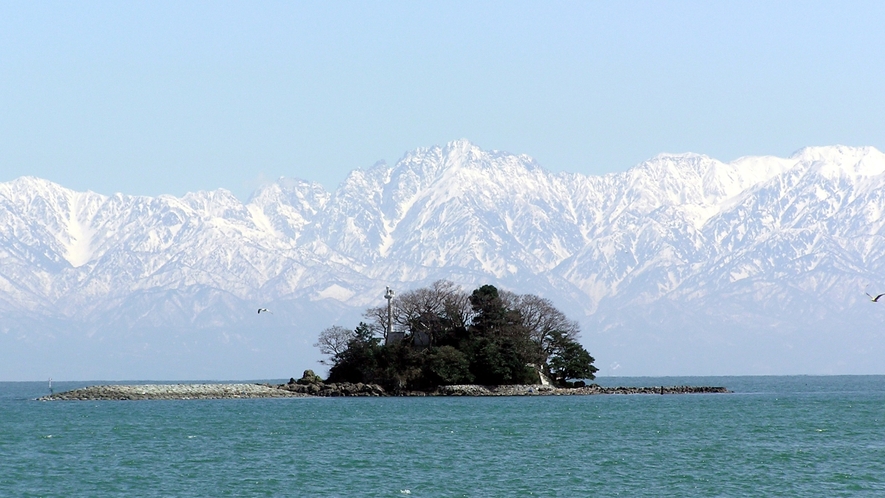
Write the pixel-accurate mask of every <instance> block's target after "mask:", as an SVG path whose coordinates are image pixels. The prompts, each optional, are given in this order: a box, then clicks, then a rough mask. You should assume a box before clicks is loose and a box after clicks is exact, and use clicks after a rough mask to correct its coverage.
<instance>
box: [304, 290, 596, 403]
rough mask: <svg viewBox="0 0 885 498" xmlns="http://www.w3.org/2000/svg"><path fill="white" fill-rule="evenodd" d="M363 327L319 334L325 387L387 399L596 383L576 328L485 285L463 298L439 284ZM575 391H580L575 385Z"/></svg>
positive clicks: (374, 312)
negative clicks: (365, 388) (367, 391)
mask: <svg viewBox="0 0 885 498" xmlns="http://www.w3.org/2000/svg"><path fill="white" fill-rule="evenodd" d="M364 317H365V318H366V321H364V322H361V323H360V324H359V325H358V326H357V327H355V328H353V329H348V328H345V327H341V326H332V327H329V328H327V329H325V330H323V331H322V332H321V333H320V335H319V339H318V342H317V344H316V346H317V347H319V348H320V351H321V352H322V353H323V354H324V355H327V358H326V359H325V360H323V361H324V363H326V364H327V365H328V366H329V376H328V379H327V382H329V383H365V384H377V385H380V386H382V387H384V389H386V390H387V391H389V392H393V393H396V392H401V391H429V390H433V389H435V388H437V387H439V386H446V385H461V384H480V385H508V384H537V383H539V373H541V374H543V375H545V376H546V377H547V378H548V379H550V381H551V382H552V383H553V384H555V385H557V386H559V387H564V386H569V385H574V383H573V382H572V381H574V380H576V379H577V380H579V382H582V380H583V379H593V378H595V373H596V371H597V370H598V369H597V368H596V367H595V366H594V365H593V362H594V361H595V360H594V358H593V357H592V356H590V353H588V352H587V350H586V349H584V347H583V346H582V345H581V344H580V343H579V342H578V340H577V339H578V336H579V333H580V329H579V327H578V324H577V322H575V321H573V320H570V319H568V318H567V317H566V316H565V315H564V314H563V313H562V312H561V311H559V310H558V309H556V307H555V306H553V304H552V303H551V302H550V301H549V300H547V299H544V298H541V297H539V296H536V295H532V294H522V295H520V294H515V293H512V292H508V291H501V290H498V289H497V288H495V287H494V286H492V285H483V286H482V287H479V288H478V289H475V290H474V291H473V292H471V293H467V292H465V291H463V290H461V289H460V288H459V287H457V286H456V285H455V284H454V283H452V282H449V281H446V280H440V281H437V282H434V283H433V284H432V285H430V286H429V287H426V288H420V289H416V290H411V291H409V292H406V293H403V294H402V295H400V296H398V297H397V298H396V299H393V300H392V301H390V302H389V306H379V307H376V308H370V309H368V310H366V311H365V313H364ZM579 385H583V384H582V383H580V384H579Z"/></svg>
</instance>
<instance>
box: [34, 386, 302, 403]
mask: <svg viewBox="0 0 885 498" xmlns="http://www.w3.org/2000/svg"><path fill="white" fill-rule="evenodd" d="M298 396H306V395H304V394H299V393H294V392H291V391H285V390H282V389H279V388H278V387H275V386H270V385H267V384H143V385H130V386H125V385H106V386H90V387H83V388H81V389H74V390H73V391H66V392H62V393H54V394H50V395H49V396H43V397H42V398H38V399H39V400H41V401H54V400H137V399H226V398H292V397H298Z"/></svg>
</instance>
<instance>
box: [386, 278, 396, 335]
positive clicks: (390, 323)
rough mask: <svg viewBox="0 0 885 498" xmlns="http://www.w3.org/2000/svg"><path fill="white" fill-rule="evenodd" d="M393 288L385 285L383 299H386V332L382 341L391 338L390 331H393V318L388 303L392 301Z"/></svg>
mask: <svg viewBox="0 0 885 498" xmlns="http://www.w3.org/2000/svg"><path fill="white" fill-rule="evenodd" d="M393 294H394V293H393V289H391V288H390V287H387V292H385V293H384V299H387V333H386V334H384V339H385V340H384V342H385V343H387V342H388V341H390V340H391V339H392V337H391V335H390V333H391V332H392V331H393V320H392V318H391V317H392V316H393V315H392V313H391V312H390V303H391V301H393Z"/></svg>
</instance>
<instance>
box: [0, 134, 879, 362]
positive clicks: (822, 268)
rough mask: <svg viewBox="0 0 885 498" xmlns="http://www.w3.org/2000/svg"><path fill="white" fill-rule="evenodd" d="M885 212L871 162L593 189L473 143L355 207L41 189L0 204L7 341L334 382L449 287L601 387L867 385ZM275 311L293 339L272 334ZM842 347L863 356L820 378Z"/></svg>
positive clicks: (805, 158) (797, 160) (2, 196)
mask: <svg viewBox="0 0 885 498" xmlns="http://www.w3.org/2000/svg"><path fill="white" fill-rule="evenodd" d="M883 212H885V155H883V154H882V153H881V152H880V151H878V150H876V149H874V148H871V147H860V148H858V147H844V146H832V147H809V148H805V149H802V150H800V151H798V152H797V153H796V154H794V155H793V156H792V157H790V158H776V157H744V158H740V159H738V160H736V161H733V162H731V163H722V162H720V161H717V160H715V159H711V158H708V157H706V156H702V155H697V154H661V155H659V156H657V157H654V158H652V159H650V160H648V161H646V162H644V163H642V164H639V165H637V166H636V167H634V168H631V169H630V170H628V171H626V172H623V173H616V174H610V175H606V176H602V177H587V176H582V175H578V174H565V173H563V174H553V173H550V172H548V171H546V170H544V169H543V168H541V167H540V166H539V165H537V164H536V163H535V162H534V161H533V160H532V159H531V158H530V157H527V156H516V155H512V154H508V153H504V152H498V151H484V150H482V149H480V148H479V147H477V146H475V145H473V144H471V143H470V142H467V141H463V140H462V141H455V142H451V143H449V144H447V145H446V146H444V147H431V148H425V149H417V150H415V151H412V152H409V153H407V154H406V155H405V156H404V157H403V158H402V159H401V160H400V161H399V162H398V163H397V164H396V165H395V166H388V165H386V164H383V163H380V164H376V165H375V166H373V167H371V168H368V169H365V170H355V171H353V172H352V173H351V174H350V175H349V176H348V177H347V179H346V180H345V181H344V182H343V183H342V184H341V186H340V187H339V188H338V189H337V190H336V191H335V192H331V193H329V192H326V191H325V190H324V189H323V187H322V186H320V185H318V184H314V183H309V182H305V181H302V180H293V179H280V180H279V181H277V182H274V183H272V184H269V185H266V186H264V187H262V188H260V189H258V190H257V191H256V192H255V193H254V194H253V195H252V197H251V198H250V199H249V201H248V202H246V203H242V202H240V201H239V200H238V199H236V198H235V197H234V196H233V195H232V194H230V193H229V192H227V191H224V190H218V191H213V192H196V193H190V194H187V195H185V196H184V197H182V198H175V197H172V196H160V197H157V198H148V197H135V196H125V195H121V194H116V195H114V196H110V197H108V196H102V195H99V194H94V193H91V192H86V193H81V192H73V191H71V190H68V189H65V188H63V187H61V186H59V185H56V184H53V183H51V182H48V181H45V180H41V179H37V178H27V177H25V178H19V179H17V180H13V181H10V182H6V183H2V184H0V262H2V264H0V320H2V321H0V323H2V325H0V337H2V340H5V341H12V343H14V345H15V346H16V347H23V346H22V344H24V343H23V342H22V341H25V342H27V343H34V344H43V347H45V345H46V344H52V343H53V342H52V341H58V340H60V339H58V337H67V338H68V339H66V340H70V341H72V342H70V344H75V345H76V344H81V343H83V342H84V341H86V342H87V343H89V344H92V345H91V346H89V347H90V348H92V349H90V351H93V353H94V354H98V353H97V352H98V351H102V346H101V343H102V341H105V342H108V343H114V344H118V346H119V349H120V350H121V352H120V353H119V354H120V358H135V357H139V358H140V357H142V356H140V355H143V356H144V358H146V359H144V362H146V363H144V364H143V365H142V367H141V368H148V367H146V366H144V365H148V363H147V362H148V361H149V360H148V359H147V358H151V357H156V356H163V357H164V358H167V359H168V358H169V357H172V356H174V355H175V354H177V353H173V352H174V351H181V350H182V348H183V349H184V350H185V351H191V354H193V355H196V357H200V358H202V357H201V356H200V354H201V353H200V351H204V350H213V351H215V354H217V355H220V356H219V358H228V359H235V358H239V356H237V355H238V354H245V353H243V351H247V350H248V351H253V353H254V354H255V355H264V356H262V357H263V358H266V357H267V355H270V356H273V357H275V358H277V359H276V360H275V361H277V362H284V361H287V360H285V358H302V359H305V358H316V355H317V354H318V353H317V352H316V351H315V350H313V348H311V347H310V344H312V342H313V339H314V338H315V336H316V333H317V332H318V331H319V330H320V329H321V328H323V327H325V326H327V325H330V324H331V323H333V322H335V321H336V320H338V319H339V318H341V319H343V318H345V317H349V318H347V319H348V320H351V321H352V320H356V319H358V315H359V312H360V310H361V309H362V308H364V307H366V306H370V305H376V304H380V303H381V302H382V301H383V299H382V298H381V294H382V292H381V291H382V289H383V287H384V286H385V285H392V286H394V287H395V288H397V289H402V290H405V289H407V288H410V287H415V286H419V285H425V284H427V283H429V282H431V281H433V280H435V279H438V278H448V279H451V280H454V281H456V282H459V283H461V284H462V285H465V286H467V287H469V286H472V285H477V284H482V283H493V284H496V285H500V286H502V287H505V288H509V289H512V290H514V291H517V292H532V293H538V294H541V295H543V296H545V297H548V298H550V299H552V300H553V301H554V302H555V303H557V305H559V306H561V307H562V308H563V309H564V310H565V311H567V312H568V313H569V314H570V315H572V316H574V317H576V318H579V319H580V321H581V322H582V323H583V324H584V328H585V336H584V337H585V343H586V345H587V346H588V348H589V349H590V350H591V352H594V354H595V355H596V357H597V359H599V360H600V361H603V362H604V363H601V365H600V366H601V367H602V368H603V370H602V371H603V373H608V374H616V373H624V372H627V373H633V374H652V373H767V372H775V373H778V372H780V373H793V372H800V373H816V372H817V373H820V372H825V371H855V370H856V371H864V372H865V371H870V370H871V369H872V370H875V368H878V367H875V366H874V363H871V361H872V360H871V358H872V357H873V356H871V353H870V352H871V351H883V349H885V344H883V341H882V340H881V338H882V333H881V332H879V330H880V329H879V328H878V323H881V320H882V319H883V318H885V314H883V313H882V311H880V309H879V308H878V307H870V306H868V305H869V304H870V303H869V301H868V300H866V297H865V296H864V295H863V291H864V289H865V288H867V287H869V289H870V290H871V291H875V290H877V289H878V290H879V291H881V288H878V287H877V285H885V265H883V263H885V258H883V256H885V238H883V235H885V232H883V225H885V222H883V219H882V213H883ZM880 282H881V284H879V283H880ZM865 300H866V301H865ZM268 303H271V304H273V305H275V306H276V307H277V309H278V311H275V314H274V315H273V318H272V320H274V321H273V322H271V321H269V320H270V319H267V320H264V321H263V322H258V321H256V319H257V317H254V316H252V315H253V313H252V312H251V311H250V310H252V309H253V308H256V307H257V306H258V305H261V306H265V305H267V304H268ZM319 310H321V311H319ZM265 317H266V316H262V318H265ZM348 325H353V323H348ZM262 330H263V331H264V332H266V333H262V332H261V331H262ZM765 331H769V332H770V333H768V332H765ZM196 336H199V337H201V339H200V340H199V341H197V342H198V343H199V344H198V345H197V343H192V341H191V339H192V338H193V337H196ZM833 337H841V338H842V339H843V342H851V341H853V342H855V343H856V344H858V345H859V346H858V348H854V349H851V348H847V349H846V348H842V349H838V348H837V351H841V352H840V353H839V355H841V356H839V359H838V360H836V361H834V362H831V363H832V365H831V366H829V367H828V366H820V365H818V366H813V365H814V363H813V362H816V361H817V360H816V358H817V356H816V355H818V353H819V349H820V348H824V346H820V344H830V342H828V341H833V340H834V339H833ZM53 338H55V339H53ZM189 338H190V339H189ZM47 341H49V342H47ZM90 341H91V342H90ZM837 342H838V341H837ZM12 343H11V344H12ZM160 344H162V346H161V345H160ZM219 344H221V345H224V344H228V345H230V346H229V348H230V349H225V347H227V346H219ZM259 344H260V345H262V346H261V347H258V346H256V345H259ZM272 344H276V346H273V345H272ZM279 344H287V345H288V346H287V347H285V348H280V347H278V346H279ZM815 344H818V345H819V346H820V347H819V348H818V349H815V348H814V347H813V346H814V345H815ZM139 345H141V346H139ZM176 345H177V346H176ZM760 345H765V347H767V348H768V349H766V350H765V351H766V352H765V353H764V354H763V352H761V351H760V350H759V349H758V347H757V346H760ZM35 347H36V346H35ZM140 348H141V349H140ZM164 348H165V349H164ZM217 348H221V349H220V350H219V349H217ZM26 349H27V348H26ZM824 349H826V348H824ZM145 351H146V352H145ZM219 351H222V352H219ZM223 351H226V352H223ZM269 351H274V354H276V355H277V356H274V354H270V353H269ZM729 351H730V352H737V353H736V355H735V356H734V357H729V355H728V354H727V353H726V352H729ZM771 351H775V352H777V351H779V352H780V356H777V355H776V354H775V353H772V352H771ZM699 352H704V353H706V354H703V355H701V357H703V358H706V359H705V360H704V361H700V360H698V357H699V356H698V353H699ZM83 354H87V353H83ZM89 354H92V353H89ZM170 355H172V356H170ZM25 356H27V355H25ZM751 357H752V358H753V359H754V360H753V361H750V358H751ZM813 358H814V360H812V359H813ZM259 361H263V360H259ZM158 362H159V360H158ZM840 362H841V363H840ZM124 363H125V362H124ZM159 363H162V362H159ZM159 363H157V364H159ZM266 363H267V365H269V366H270V365H277V363H274V361H267V362H266ZM308 363H309V362H308ZM619 365H620V367H619ZM686 365H689V366H688V367H686ZM839 365H841V366H839ZM218 368H222V366H218ZM243 368H245V369H246V370H244V371H249V370H248V368H249V367H248V366H244V367H243ZM268 368H270V367H268ZM619 368H623V369H626V370H618V369H619ZM680 368H681V370H680ZM828 369H829V370H828ZM840 369H841V370H840ZM182 372H183V373H186V372H195V370H186V369H185V370H182ZM0 375H3V372H0ZM283 375H289V373H288V371H287V372H285V373H283Z"/></svg>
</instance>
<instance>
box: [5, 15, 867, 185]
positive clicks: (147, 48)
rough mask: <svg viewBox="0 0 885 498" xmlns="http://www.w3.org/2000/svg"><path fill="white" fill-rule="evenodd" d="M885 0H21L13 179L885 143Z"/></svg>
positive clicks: (249, 175)
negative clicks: (438, 147) (459, 144)
mask: <svg viewBox="0 0 885 498" xmlns="http://www.w3.org/2000/svg"><path fill="white" fill-rule="evenodd" d="M883 26H885V2H848V3H844V2H826V3H815V2H770V1H764V2H725V1H722V2H719V1H716V2H713V1H704V2H659V1H656V2H629V1H627V2H621V1H619V2H605V3H603V2H589V1H585V2H549V1H544V2H540V1H539V2H515V1H507V2H479V1H476V0H471V1H469V2H455V1H445V2H437V3H430V2H413V1H409V2H387V3H384V2H339V3H329V2H311V3H308V2H261V3H259V2H206V3H201V2H180V1H176V2H157V1H151V2H59V3H53V2H13V1H8V2H3V3H0V181H8V180H11V179H13V178H16V177H18V176H21V175H34V176H39V177H43V178H47V179H49V180H53V181H55V182H58V183H61V184H62V185H64V186H67V187H70V188H74V189H77V190H87V189H89V190H93V191H96V192H100V193H104V194H111V193H114V192H123V193H127V194H146V195H158V194H161V193H170V194H175V195H181V194H183V193H185V192H187V191H193V190H200V189H215V188H219V187H223V188H226V189H229V190H231V191H233V192H234V193H236V194H237V195H238V196H239V197H240V198H243V199H244V198H246V197H247V196H248V194H249V193H250V192H251V191H252V189H253V188H254V187H256V186H257V185H259V184H260V183H261V182H262V181H266V180H268V179H275V178H277V177H279V176H289V177H299V178H304V179H308V180H314V181H318V182H321V183H323V184H324V185H325V186H326V187H327V188H330V189H331V188H334V187H335V186H336V185H337V184H338V183H339V182H341V181H342V180H343V179H344V178H345V176H346V174H347V172H348V171H350V170H352V169H355V168H360V167H369V166H371V165H372V164H374V163H375V162H376V161H378V160H382V159H383V160H386V161H387V162H388V163H394V162H395V161H396V160H397V159H398V158H399V157H401V155H402V154H403V153H404V152H405V151H407V150H410V149H414V148H416V147H422V146H430V145H434V144H444V143H445V142H447V141H450V140H453V139H458V138H467V139H470V140H472V141H473V142H475V143H476V144H477V145H479V146H480V147H482V148H484V149H498V150H506V151H509V152H514V153H525V154H529V155H531V156H533V157H535V158H536V159H537V160H538V161H539V162H540V163H541V165H543V166H545V167H546V168H548V169H550V170H553V171H572V172H581V173H586V174H602V173H607V172H613V171H623V170H625V169H627V168H629V167H630V166H632V165H634V164H636V163H638V162H640V161H642V160H643V159H646V158H648V157H651V156H653V155H655V154H657V153H660V152H685V151H693V152H699V153H704V154H708V155H710V156H713V157H716V158H719V159H723V160H731V159H734V158H736V157H739V156H742V155H761V154H774V155H779V156H786V155H789V154H791V153H792V152H794V151H795V150H796V149H799V148H800V147H803V146H806V145H829V144H836V143H841V144H847V145H873V146H875V147H877V148H879V149H885V28H883Z"/></svg>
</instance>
